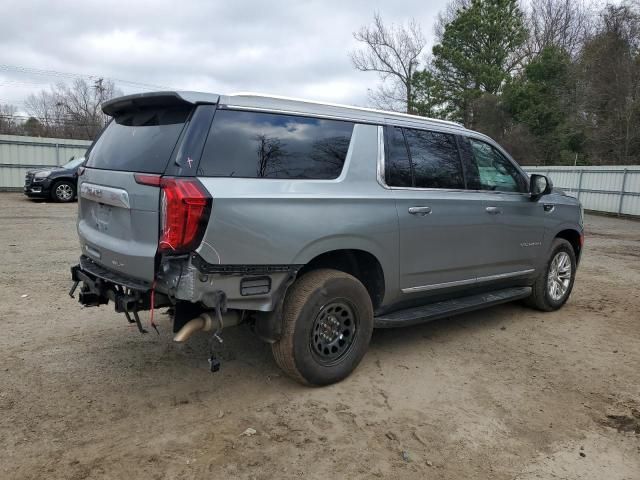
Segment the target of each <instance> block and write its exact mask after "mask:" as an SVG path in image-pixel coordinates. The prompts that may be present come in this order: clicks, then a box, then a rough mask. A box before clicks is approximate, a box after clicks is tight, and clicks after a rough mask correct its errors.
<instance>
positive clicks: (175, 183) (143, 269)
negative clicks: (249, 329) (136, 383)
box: [70, 92, 239, 341]
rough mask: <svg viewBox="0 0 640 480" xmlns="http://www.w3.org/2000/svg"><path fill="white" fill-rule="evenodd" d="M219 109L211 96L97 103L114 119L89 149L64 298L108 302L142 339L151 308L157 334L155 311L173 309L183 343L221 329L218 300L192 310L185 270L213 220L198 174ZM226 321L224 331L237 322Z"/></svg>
mask: <svg viewBox="0 0 640 480" xmlns="http://www.w3.org/2000/svg"><path fill="white" fill-rule="evenodd" d="M216 103H217V96H215V95H212V96H211V102H210V103H202V102H198V103H194V102H191V101H189V97H188V95H181V94H179V93H175V92H168V93H154V94H143V95H133V96H128V97H122V98H119V99H116V100H113V101H111V102H107V103H106V104H105V105H104V106H103V110H104V112H105V113H106V114H108V115H110V116H112V117H113V118H112V120H111V122H110V123H109V125H108V126H107V127H106V128H105V130H104V131H103V132H102V133H101V135H100V136H99V138H98V139H97V140H96V141H95V142H94V144H93V145H92V147H91V149H90V151H89V154H88V160H87V164H86V168H85V169H84V170H83V171H82V173H81V175H80V177H79V182H78V197H79V202H78V223H77V228H78V235H79V238H80V245H81V248H82V256H81V257H80V262H79V264H78V265H76V266H74V267H72V269H71V273H72V279H73V281H74V286H73V288H72V290H71V292H70V294H71V295H72V296H73V294H74V292H75V290H76V289H77V287H79V293H78V300H79V301H80V303H81V304H83V305H84V306H87V307H89V306H99V305H104V304H107V303H109V302H113V304H114V306H115V310H116V312H121V313H124V314H125V316H126V317H127V320H128V321H129V322H131V323H136V324H137V326H138V328H139V330H140V331H141V332H146V330H145V328H144V326H143V325H142V322H141V321H140V317H139V315H138V312H140V311H143V310H151V312H152V314H151V325H152V326H153V327H154V328H155V324H154V323H153V311H154V309H156V308H161V307H172V311H173V313H174V332H178V331H179V330H180V329H181V328H184V330H183V331H182V332H181V333H180V334H179V335H177V336H176V339H177V340H180V341H184V340H186V338H188V336H189V335H190V334H191V333H192V332H193V331H195V330H217V329H220V328H221V327H222V325H223V323H224V322H225V319H223V316H224V314H225V310H226V308H225V299H224V295H223V294H222V293H221V292H220V293H218V294H215V293H214V294H211V295H209V297H210V298H206V299H204V300H205V301H204V302H199V303H194V302H193V298H192V297H193V292H189V291H188V290H189V289H188V283H189V279H188V276H189V274H190V272H189V271H185V270H189V265H190V264H191V260H190V256H191V252H193V251H194V250H195V249H196V248H197V247H198V245H200V243H201V241H202V237H203V234H204V231H205V229H206V226H207V223H208V221H209V217H210V215H211V209H212V198H211V195H210V194H209V192H208V191H207V190H206V188H204V187H203V185H202V184H201V183H200V182H199V180H198V179H197V178H196V177H195V175H196V170H197V164H198V161H199V158H200V156H201V154H202V149H203V147H204V141H205V139H206V134H203V132H205V133H206V131H208V129H209V127H210V124H211V121H212V119H213V114H214V111H215V108H216ZM184 277H186V278H185V284H184V285H181V282H182V279H183V278H184ZM180 297H186V298H185V300H188V301H184V302H182V301H180ZM199 300H203V299H199ZM227 317H228V318H226V324H233V323H237V321H239V319H238V318H237V315H227ZM192 320H193V321H192ZM189 321H192V322H191V323H190V324H189V326H188V328H187V323H189Z"/></svg>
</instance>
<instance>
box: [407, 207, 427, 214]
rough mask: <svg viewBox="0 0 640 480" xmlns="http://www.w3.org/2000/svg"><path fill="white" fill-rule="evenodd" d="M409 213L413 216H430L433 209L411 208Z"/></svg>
mask: <svg viewBox="0 0 640 480" xmlns="http://www.w3.org/2000/svg"><path fill="white" fill-rule="evenodd" d="M409 213H410V214H411V215H429V214H430V213H431V207H409Z"/></svg>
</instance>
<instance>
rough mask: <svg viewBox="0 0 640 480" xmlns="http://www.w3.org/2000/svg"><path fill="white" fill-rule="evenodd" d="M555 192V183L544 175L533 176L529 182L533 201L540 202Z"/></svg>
mask: <svg viewBox="0 0 640 480" xmlns="http://www.w3.org/2000/svg"><path fill="white" fill-rule="evenodd" d="M551 190H553V183H551V180H550V179H549V178H548V177H545V176H544V175H536V174H533V175H531V179H530V182H529V192H530V193H531V200H538V199H539V198H540V197H542V196H543V195H547V194H549V193H551Z"/></svg>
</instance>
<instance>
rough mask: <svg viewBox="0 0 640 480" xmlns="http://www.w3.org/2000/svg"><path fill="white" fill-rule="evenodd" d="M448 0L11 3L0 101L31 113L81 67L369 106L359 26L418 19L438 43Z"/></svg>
mask: <svg viewBox="0 0 640 480" xmlns="http://www.w3.org/2000/svg"><path fill="white" fill-rule="evenodd" d="M446 4H447V0H431V1H424V0H392V1H389V0H387V1H382V0H369V1H366V0H352V1H351V0H342V1H334V0H323V1H316V0H307V1H305V0H299V1H293V0H289V1H284V0H269V1H264V2H260V1H257V0H253V1H249V0H246V1H245V0H231V1H229V0H227V1H223V0H182V1H180V2H170V1H165V0H154V1H136V0H128V1H123V0H108V1H100V2H97V1H93V0H84V1H81V0H77V1H66V0H55V1H51V0H48V1H37V0H0V12H2V14H1V15H0V103H2V104H5V103H10V104H13V105H16V106H17V107H18V108H19V109H20V110H22V107H23V102H24V99H25V98H26V97H27V96H28V95H29V94H30V93H36V92H38V91H40V90H41V89H43V88H47V87H48V85H50V84H52V83H56V82H59V81H69V80H70V79H71V78H73V75H68V74H74V75H90V76H94V77H105V78H111V79H115V83H116V86H117V87H118V88H119V89H120V90H122V91H123V92H124V93H126V94H129V93H138V92H142V91H148V90H165V89H176V90H198V91H204V92H214V93H233V92H239V91H245V92H246V91H252V92H262V93H269V94H276V95H285V96H292V97H302V98H309V99H314V100H320V101H328V102H336V103H347V104H354V105H362V106H365V105H368V96H367V91H368V89H375V87H376V85H377V84H378V82H379V79H378V77H377V75H376V74H375V73H373V72H364V73H363V72H359V71H356V70H355V69H354V68H353V65H352V63H351V60H350V59H349V51H350V50H352V49H354V48H357V47H358V42H356V41H355V40H354V39H353V32H354V31H355V30H358V29H359V28H360V27H361V26H362V25H365V24H369V23H371V21H372V18H373V13H374V12H375V11H378V12H379V13H380V14H381V15H382V17H383V19H384V20H385V21H386V22H388V23H396V24H401V23H404V22H407V21H408V20H409V19H410V18H412V17H413V18H415V19H416V20H417V22H418V23H419V24H420V25H421V27H422V30H423V33H424V35H425V37H426V38H427V40H428V47H427V48H426V49H425V52H430V50H431V46H432V38H433V32H432V29H433V24H434V22H435V19H436V16H437V14H438V12H439V11H441V10H443V9H444V8H445V6H446ZM134 82H135V83H134ZM141 84H144V85H141Z"/></svg>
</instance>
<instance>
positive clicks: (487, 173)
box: [469, 139, 525, 192]
mask: <svg viewBox="0 0 640 480" xmlns="http://www.w3.org/2000/svg"><path fill="white" fill-rule="evenodd" d="M469 143H470V145H471V152H472V155H473V160H474V161H475V164H476V167H477V170H478V173H477V175H478V189H479V190H493V191H500V192H523V191H525V190H524V184H525V182H524V180H523V178H522V175H520V173H519V172H518V170H517V169H516V167H515V166H514V165H513V164H512V163H511V162H510V161H509V160H508V159H507V158H506V157H505V156H504V155H502V154H501V153H500V152H499V151H498V150H496V149H495V148H493V147H492V146H491V145H489V144H488V143H485V142H481V141H479V140H474V139H469Z"/></svg>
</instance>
